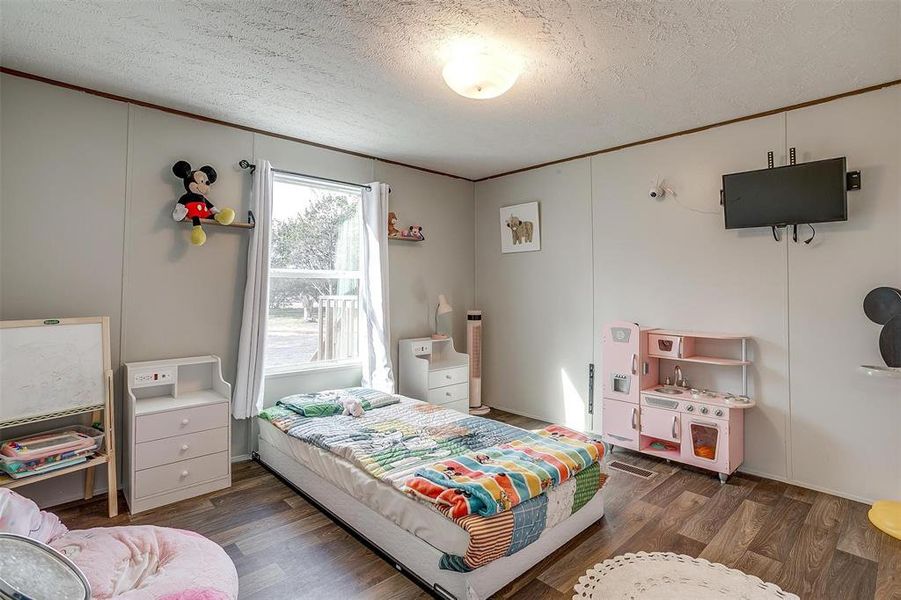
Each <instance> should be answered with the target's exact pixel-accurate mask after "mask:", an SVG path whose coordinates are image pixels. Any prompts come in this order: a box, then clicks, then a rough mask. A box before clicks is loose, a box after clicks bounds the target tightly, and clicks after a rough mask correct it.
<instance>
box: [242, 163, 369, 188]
mask: <svg viewBox="0 0 901 600" xmlns="http://www.w3.org/2000/svg"><path fill="white" fill-rule="evenodd" d="M238 166H239V167H241V168H242V169H249V170H250V172H251V173H253V172H254V171H255V170H256V168H257V166H256V165H255V164H253V163H251V162H249V161H246V160H242V161H240V162H239V163H238ZM272 170H273V171H274V172H276V173H281V174H282V175H294V176H295V177H306V178H307V179H318V180H319V181H327V182H329V183H337V184H340V185H349V186H351V187H358V188H360V189H361V190H370V191H372V188H371V187H370V186H368V185H362V184H359V183H353V182H350V181H341V180H339V179H329V178H328V177H317V176H316V175H307V174H306V173H296V172H294V171H286V170H284V169H272Z"/></svg>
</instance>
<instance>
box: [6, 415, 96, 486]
mask: <svg viewBox="0 0 901 600" xmlns="http://www.w3.org/2000/svg"><path fill="white" fill-rule="evenodd" d="M67 432H74V433H77V434H80V435H81V436H84V437H85V444H83V445H81V446H79V447H74V448H69V449H64V450H61V451H59V452H50V453H42V452H37V453H32V454H31V455H28V454H24V455H21V456H6V455H4V454H0V470H2V471H4V472H5V473H7V474H8V475H9V476H10V477H13V478H15V479H18V478H21V477H27V476H29V475H38V474H40V473H45V472H47V471H51V470H54V469H58V468H62V467H66V466H69V465H72V464H76V463H79V462H84V461H85V460H86V459H87V457H89V456H91V455H92V454H94V453H95V452H96V451H97V449H98V448H99V447H100V445H101V444H102V443H103V437H104V432H102V431H100V430H99V429H94V428H93V427H87V426H84V425H69V426H67V427H60V428H57V429H51V430H49V431H44V432H41V433H37V434H33V435H30V436H26V437H23V438H19V440H21V441H22V442H27V441H28V440H33V439H35V438H47V437H52V436H53V435H54V434H64V433H67ZM11 441H15V440H6V441H4V442H2V443H0V446H3V445H4V444H7V443H8V442H11Z"/></svg>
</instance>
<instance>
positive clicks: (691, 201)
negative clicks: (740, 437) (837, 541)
mask: <svg viewBox="0 0 901 600" xmlns="http://www.w3.org/2000/svg"><path fill="white" fill-rule="evenodd" d="M784 133H785V115H777V116H772V117H767V118H765V119H756V120H753V121H745V122H742V123H737V124H735V125H730V126H727V127H719V128H716V129H713V130H710V131H706V132H703V133H698V134H694V135H688V136H681V137H677V138H672V139H669V140H665V141H662V142H659V143H656V144H648V145H644V146H637V147H634V148H630V149H627V150H624V151H622V152H612V153H610V154H601V155H598V156H595V157H593V158H592V160H591V167H592V182H593V187H592V201H593V206H594V228H593V231H594V248H595V254H594V283H595V288H594V289H595V315H596V321H595V322H596V324H597V326H596V328H595V330H594V331H595V335H594V338H595V345H594V351H595V355H594V356H595V359H596V362H597V364H598V365H599V373H603V356H602V355H601V352H600V336H599V331H600V328H601V326H602V325H603V324H604V323H606V322H609V321H613V320H629V321H634V322H636V323H641V324H642V325H646V326H649V327H666V328H671V329H690V330H699V331H728V332H736V333H747V334H749V335H752V336H753V337H754V342H753V344H752V345H751V360H753V361H754V362H755V367H754V369H753V370H752V371H751V372H752V373H753V380H752V382H751V388H750V393H751V395H752V397H754V398H755V399H757V400H758V401H759V402H760V406H759V408H758V409H756V410H753V411H750V412H748V414H747V424H746V431H747V432H748V434H749V441H748V443H747V444H746V445H745V446H746V448H745V454H746V457H745V466H746V468H748V469H752V470H754V471H758V472H761V473H766V474H768V475H771V476H777V477H785V476H786V475H787V466H786V454H785V433H786V429H787V419H788V351H787V350H788V336H787V330H786V319H787V311H788V307H787V306H786V303H785V298H786V292H787V285H788V284H787V278H786V246H785V243H781V244H780V243H777V242H775V241H774V240H773V237H772V235H771V232H770V231H769V230H766V229H753V230H744V231H740V232H736V231H726V229H725V228H724V227H723V217H722V213H721V212H720V210H719V190H720V187H721V186H720V184H721V181H722V180H721V175H722V174H723V173H733V172H736V171H746V170H748V169H752V168H763V167H765V166H766V153H767V151H769V150H774V151H775V154H776V159H777V164H783V160H784V159H782V157H781V155H784V152H783V149H784V143H785V142H784ZM658 176H659V177H661V178H665V181H666V185H668V186H671V187H672V188H673V190H675V192H676V194H677V199H678V201H679V202H678V203H677V202H675V201H674V200H673V199H672V198H664V200H652V199H650V198H649V197H648V190H649V188H650V187H651V186H652V185H653V183H654V181H655V180H656V178H657V177H658ZM686 206H687V207H691V208H695V209H700V210H705V211H708V212H713V213H714V214H708V213H698V212H694V211H692V210H688V209H687V208H685V207H686ZM733 346H737V344H733ZM723 350H728V349H727V348H724V349H723ZM673 367H674V364H673V363H670V362H669V361H662V362H661V369H664V370H666V373H665V374H671V370H672V369H673ZM682 367H683V371H684V376H685V377H686V378H687V379H688V380H689V382H691V384H692V385H695V386H701V387H709V388H712V389H726V390H729V391H733V392H736V393H737V392H740V391H741V388H740V387H738V386H739V384H740V374H741V369H739V368H729V369H724V368H707V369H705V368H703V367H702V366H701V365H685V364H683V365H682ZM599 383H600V382H599ZM597 392H598V394H597V398H598V399H599V398H600V385H599V386H598V388H597ZM598 401H599V400H598ZM596 416H600V411H597V412H596ZM595 428H596V429H597V430H598V431H600V422H599V421H598V422H596V423H595Z"/></svg>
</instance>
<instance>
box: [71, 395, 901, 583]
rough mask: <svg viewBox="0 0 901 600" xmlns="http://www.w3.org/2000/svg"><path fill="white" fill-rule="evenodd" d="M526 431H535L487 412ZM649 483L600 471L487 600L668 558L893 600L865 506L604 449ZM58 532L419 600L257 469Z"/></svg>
mask: <svg viewBox="0 0 901 600" xmlns="http://www.w3.org/2000/svg"><path fill="white" fill-rule="evenodd" d="M489 416H490V417H493V418H496V419H498V420H501V421H505V422H508V423H511V424H513V425H516V426H519V427H523V428H526V429H534V428H537V427H541V426H543V425H544V423H542V422H540V421H536V420H534V419H528V418H525V417H519V416H516V415H511V414H508V413H503V412H500V411H492V412H491V413H490V415H489ZM614 457H615V458H617V459H619V460H622V461H624V462H629V463H631V464H634V465H636V466H639V467H643V468H645V469H649V470H651V471H654V472H655V473H656V475H655V476H654V477H652V478H651V479H648V480H644V479H639V478H637V477H634V476H632V475H627V474H625V473H621V472H619V471H615V470H610V471H609V473H610V479H609V480H608V482H607V485H606V487H605V493H606V515H605V517H604V518H603V519H601V520H600V521H598V522H597V523H595V524H594V525H592V526H591V527H590V528H588V529H587V530H586V531H585V532H583V533H582V534H581V535H579V536H578V537H577V538H575V539H574V540H572V541H570V542H569V543H568V544H566V545H565V546H564V547H563V548H561V549H560V550H558V551H557V552H555V553H554V554H553V555H551V556H550V557H548V558H547V559H545V560H544V561H542V562H541V563H540V564H538V565H536V566H535V567H534V568H532V569H531V570H530V571H529V572H527V573H526V574H525V575H523V576H522V577H520V578H519V579H517V580H516V581H514V582H513V583H511V584H510V585H509V586H507V588H505V589H503V590H501V592H499V593H498V595H497V597H498V598H517V599H552V600H563V599H568V598H571V597H572V588H573V585H575V583H576V581H577V580H578V578H579V576H580V575H582V574H583V573H584V572H585V571H586V570H587V569H588V568H589V567H591V566H593V565H594V564H595V563H598V562H601V561H603V560H605V559H607V558H610V557H613V556H616V555H618V554H623V553H625V552H637V551H639V550H644V551H648V552H651V551H664V552H677V553H680V554H688V555H690V556H696V557H701V558H706V559H708V560H710V561H714V562H720V563H723V564H725V565H727V566H729V567H734V568H736V569H740V570H742V571H744V572H746V573H750V574H753V575H756V576H758V577H760V578H762V579H764V580H766V581H771V582H773V583H776V584H777V585H779V586H781V587H782V588H783V589H785V590H788V591H791V592H794V593H796V594H798V595H799V596H801V598H803V599H805V600H806V599H812V600H820V599H825V600H832V599H835V600H839V599H840V600H857V599H860V600H869V599H879V600H889V599H891V600H901V541H899V540H895V539H893V538H891V537H889V536H887V535H885V534H883V533H881V532H880V531H878V530H877V529H875V528H874V527H872V526H871V525H870V524H869V522H868V521H867V517H866V512H867V509H868V507H867V506H866V505H863V504H859V503H857V502H851V501H849V500H845V499H842V498H838V497H835V496H830V495H828V494H821V493H818V492H813V491H810V490H806V489H802V488H798V487H794V486H791V485H787V484H784V483H779V482H775V481H770V480H766V479H760V478H757V477H752V476H747V475H738V476H734V477H732V478H731V479H730V480H729V482H728V483H727V484H725V485H720V483H719V481H718V480H717V479H716V478H715V477H713V476H711V475H710V474H707V473H702V472H700V471H693V470H687V469H683V468H680V467H678V466H676V465H670V464H667V463H665V462H662V461H658V460H655V459H652V458H649V457H645V456H642V455H639V454H634V453H629V452H623V451H620V450H617V451H616V452H615V453H614ZM54 512H56V513H57V514H58V515H59V516H60V518H61V519H62V520H63V522H64V523H65V524H66V525H67V526H68V527H69V528H71V529H83V528H87V527H95V526H108V525H124V524H154V525H162V526H168V527H180V528H184V529H192V530H194V531H198V532H200V533H201V534H203V535H206V536H207V537H209V538H210V539H212V540H214V541H216V542H218V543H219V544H221V545H222V546H223V547H224V548H225V550H226V552H228V554H229V556H231V557H232V559H233V560H234V562H235V566H236V567H237V570H238V575H239V576H240V581H241V598H242V599H247V600H281V599H294V598H315V599H317V600H325V599H331V598H341V599H348V600H349V599H352V598H353V599H356V598H364V599H366V598H371V599H379V600H386V599H408V598H409V599H413V598H427V597H428V595H427V594H426V593H425V592H423V591H422V590H421V589H420V588H418V587H417V586H416V584H414V583H412V582H411V581H410V580H408V579H407V578H406V577H405V576H404V575H402V574H400V573H398V572H397V571H396V570H395V569H394V568H393V566H391V565H390V564H388V563H387V562H385V561H383V560H381V559H380V558H379V557H378V556H377V555H376V554H374V553H373V552H372V551H371V550H369V548H367V547H366V546H365V545H363V544H362V543H360V542H359V541H357V540H356V539H355V538H354V537H353V536H351V535H350V534H348V533H347V532H346V531H344V530H343V529H342V528H341V527H339V526H338V525H336V524H334V523H333V522H332V521H331V520H330V519H329V518H328V517H326V516H325V515H323V514H322V513H320V512H319V511H318V510H317V509H316V508H315V507H313V506H312V505H310V504H309V503H307V502H306V501H305V500H304V499H303V498H301V497H300V496H298V495H297V494H296V493H295V492H294V491H293V490H291V489H290V488H289V487H287V486H286V485H284V484H283V483H281V481H279V480H278V479H276V478H275V477H274V476H273V475H271V474H270V473H269V472H268V471H266V470H265V469H264V468H263V467H261V466H260V465H258V464H256V463H252V462H247V463H239V464H236V465H235V466H234V484H233V485H232V487H231V488H229V489H227V490H222V491H219V492H215V493H212V494H208V495H206V496H202V497H199V498H193V499H190V500H185V501H183V502H179V503H177V504H173V505H170V506H166V507H163V508H160V509H157V510H154V511H150V512H147V513H143V514H140V515H138V516H135V517H132V516H130V515H127V514H125V515H120V516H119V517H116V518H115V519H108V518H106V516H105V512H106V508H105V503H104V501H103V499H102V498H99V499H96V500H93V501H90V502H79V503H74V504H71V505H68V506H65V507H62V508H57V509H54Z"/></svg>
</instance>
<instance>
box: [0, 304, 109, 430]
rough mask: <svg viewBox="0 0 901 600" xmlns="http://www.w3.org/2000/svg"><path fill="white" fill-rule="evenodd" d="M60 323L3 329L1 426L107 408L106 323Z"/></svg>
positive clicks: (0, 346) (0, 333)
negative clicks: (51, 415) (41, 416)
mask: <svg viewBox="0 0 901 600" xmlns="http://www.w3.org/2000/svg"><path fill="white" fill-rule="evenodd" d="M24 323H29V322H24ZM31 323H33V322H31ZM38 323H40V322H38ZM58 323H59V324H56V325H40V324H38V325H34V326H22V327H17V326H14V325H15V324H5V325H6V326H4V327H2V328H0V425H2V424H3V423H6V422H9V421H19V420H21V419H24V418H28V417H36V416H39V415H46V414H51V413H58V412H64V411H75V410H77V409H79V408H87V407H102V405H103V404H104V402H105V376H104V328H103V324H102V322H101V321H100V320H99V319H98V322H96V323H84V322H80V323H66V322H65V321H59V322H58ZM9 325H13V326H9Z"/></svg>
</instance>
